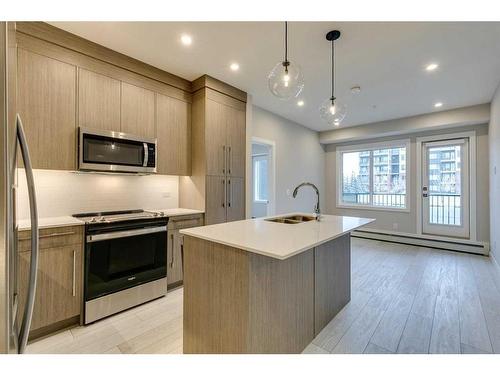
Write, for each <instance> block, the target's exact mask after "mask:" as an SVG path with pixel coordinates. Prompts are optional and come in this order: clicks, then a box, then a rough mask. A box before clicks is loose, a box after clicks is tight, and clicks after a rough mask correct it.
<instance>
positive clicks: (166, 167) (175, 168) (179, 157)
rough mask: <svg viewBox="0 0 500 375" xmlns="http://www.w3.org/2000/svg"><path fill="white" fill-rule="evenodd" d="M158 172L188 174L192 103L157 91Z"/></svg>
mask: <svg viewBox="0 0 500 375" xmlns="http://www.w3.org/2000/svg"><path fill="white" fill-rule="evenodd" d="M156 121H157V124H156V138H157V142H158V166H157V172H158V173H160V174H167V175H178V176H188V175H190V174H191V104H190V103H187V102H185V101H182V100H178V99H175V98H171V97H168V96H165V95H162V94H158V93H157V94H156Z"/></svg>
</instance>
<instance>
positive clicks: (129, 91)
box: [121, 82, 156, 138]
mask: <svg viewBox="0 0 500 375" xmlns="http://www.w3.org/2000/svg"><path fill="white" fill-rule="evenodd" d="M121 90H122V91H121V94H122V98H121V131H122V132H124V133H129V134H133V135H137V136H140V137H148V138H155V133H156V131H155V93H154V92H153V91H151V90H147V89H144V88H142V87H138V86H135V85H131V84H129V83H125V82H122V83H121Z"/></svg>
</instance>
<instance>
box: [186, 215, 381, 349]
mask: <svg viewBox="0 0 500 375" xmlns="http://www.w3.org/2000/svg"><path fill="white" fill-rule="evenodd" d="M284 216H286V217H293V218H294V219H296V221H293V220H291V221H290V220H288V221H287V220H283V219H278V220H275V221H272V220H273V219H272V218H271V220H270V219H252V220H241V221H234V222H229V223H223V224H216V225H209V226H205V227H197V228H190V229H185V230H182V231H181V233H182V234H184V338H183V346H184V348H183V350H184V353H300V352H301V351H302V350H303V349H304V348H305V347H306V346H307V345H308V344H309V343H310V342H311V341H312V339H313V338H314V337H315V336H316V335H317V334H318V333H319V332H320V331H321V329H323V327H324V326H325V325H326V324H327V323H328V322H329V321H330V320H331V319H332V318H333V317H334V316H335V315H336V314H337V313H338V312H339V311H340V310H341V309H342V308H343V307H344V306H345V305H346V304H347V303H348V302H349V300H350V295H351V267H350V253H351V251H350V232H351V231H353V230H355V229H357V228H359V227H361V226H363V225H366V224H368V223H370V222H372V221H373V220H372V219H365V218H356V217H346V216H332V215H322V216H321V220H320V221H316V220H311V219H312V217H310V216H307V215H305V214H289V215H284Z"/></svg>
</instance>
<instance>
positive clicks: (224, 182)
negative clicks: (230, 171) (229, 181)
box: [222, 178, 227, 207]
mask: <svg viewBox="0 0 500 375" xmlns="http://www.w3.org/2000/svg"><path fill="white" fill-rule="evenodd" d="M222 186H224V189H223V190H222V207H226V194H227V193H226V179H225V178H223V179H222Z"/></svg>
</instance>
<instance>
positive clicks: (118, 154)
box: [78, 127, 157, 173]
mask: <svg viewBox="0 0 500 375" xmlns="http://www.w3.org/2000/svg"><path fill="white" fill-rule="evenodd" d="M156 151H157V144H156V138H145V137H138V136H135V135H132V134H127V133H121V132H115V131H109V130H98V129H88V128H82V127H80V128H79V136H78V169H79V170H81V171H101V172H129V173H156V159H157V152H156Z"/></svg>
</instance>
